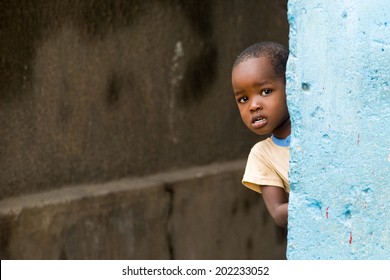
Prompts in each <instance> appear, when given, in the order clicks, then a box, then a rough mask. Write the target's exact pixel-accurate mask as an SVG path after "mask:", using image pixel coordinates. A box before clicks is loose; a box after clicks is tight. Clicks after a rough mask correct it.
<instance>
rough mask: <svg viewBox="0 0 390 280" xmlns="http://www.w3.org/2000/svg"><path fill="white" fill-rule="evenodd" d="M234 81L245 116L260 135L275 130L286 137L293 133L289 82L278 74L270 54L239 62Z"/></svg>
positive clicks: (240, 106)
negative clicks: (288, 105)
mask: <svg viewBox="0 0 390 280" xmlns="http://www.w3.org/2000/svg"><path fill="white" fill-rule="evenodd" d="M232 85H233V90H234V95H235V98H236V101H237V105H238V109H239V110H240V114H241V118H242V120H243V121H244V123H245V125H246V126H247V127H248V128H249V129H250V130H251V131H253V132H254V133H256V134H258V135H265V134H269V133H273V134H274V135H275V136H276V137H278V138H282V139H283V138H286V137H287V136H288V135H289V134H290V129H291V123H290V115H289V113H288V109H287V102H286V90H285V87H286V82H285V79H284V77H280V76H278V75H276V74H275V71H274V68H273V66H272V65H271V63H270V61H269V59H268V58H267V57H260V58H250V59H248V60H245V61H243V62H241V63H240V64H238V65H236V66H235V67H234V68H233V72H232Z"/></svg>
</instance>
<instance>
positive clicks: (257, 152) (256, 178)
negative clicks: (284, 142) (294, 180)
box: [242, 137, 290, 193]
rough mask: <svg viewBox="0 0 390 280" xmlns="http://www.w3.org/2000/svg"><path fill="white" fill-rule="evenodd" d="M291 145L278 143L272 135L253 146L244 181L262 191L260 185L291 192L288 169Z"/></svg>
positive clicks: (254, 188)
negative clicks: (284, 145) (285, 145)
mask: <svg viewBox="0 0 390 280" xmlns="http://www.w3.org/2000/svg"><path fill="white" fill-rule="evenodd" d="M289 161H290V147H288V146H287V147H283V146H279V145H276V144H275V143H274V141H273V140H272V138H271V137H269V138H267V139H265V140H263V141H260V142H258V143H257V144H256V145H254V146H253V148H252V149H251V152H250V153H249V156H248V161H247V164H246V168H245V173H244V177H243V179H242V183H243V184H244V186H246V187H248V188H250V189H252V190H254V191H256V192H259V193H261V189H260V186H276V187H281V188H284V190H285V192H287V193H289V192H290V184H289V181H288V170H289Z"/></svg>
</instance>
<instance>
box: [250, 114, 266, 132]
mask: <svg viewBox="0 0 390 280" xmlns="http://www.w3.org/2000/svg"><path fill="white" fill-rule="evenodd" d="M266 124H267V119H266V118H265V117H263V116H254V117H253V118H252V126H253V128H256V129H258V128H261V127H263V126H264V125H266Z"/></svg>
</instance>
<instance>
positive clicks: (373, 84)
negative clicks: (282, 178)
mask: <svg viewBox="0 0 390 280" xmlns="http://www.w3.org/2000/svg"><path fill="white" fill-rule="evenodd" d="M288 17H289V22H290V52H291V54H290V58H289V61H288V66H287V68H288V69H287V92H288V97H287V98H288V104H289V109H290V112H291V115H292V124H293V132H292V138H293V139H292V146H291V172H290V181H291V190H292V192H291V196H290V205H289V207H290V208H289V233H288V249H287V258H288V259H390V89H389V83H390V2H389V1H388V0H371V1H360V0H355V1H353V0H350V1H336V0H322V1H320V0H290V1H289V3H288Z"/></svg>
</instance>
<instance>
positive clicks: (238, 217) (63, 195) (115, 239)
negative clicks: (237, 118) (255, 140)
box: [0, 160, 286, 259]
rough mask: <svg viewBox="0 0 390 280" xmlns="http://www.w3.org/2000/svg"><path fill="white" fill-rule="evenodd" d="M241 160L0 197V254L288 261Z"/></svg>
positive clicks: (283, 238) (10, 256) (3, 256)
mask: <svg viewBox="0 0 390 280" xmlns="http://www.w3.org/2000/svg"><path fill="white" fill-rule="evenodd" d="M244 166H245V161H242V160H241V161H233V162H229V163H224V164H212V165H207V166H203V167H194V168H190V169H186V170H179V171H176V172H171V173H161V174H156V175H152V176H147V177H145V178H143V179H122V180H119V181H114V182H110V183H105V184H98V185H79V186H73V187H68V188H63V189H61V190H53V191H49V192H45V193H41V194H33V195H26V196H20V197H18V198H8V199H5V200H3V201H1V202H0V258H1V259H285V252H286V235H285V232H283V231H281V230H280V229H279V228H277V227H276V226H275V225H274V223H273V221H272V219H271V218H270V217H269V215H268V212H267V210H266V208H265V206H264V204H263V203H259V197H258V196H254V195H253V193H252V192H251V191H249V190H247V189H245V188H243V187H242V188H240V187H238V186H239V185H240V180H241V177H242V172H243V169H244Z"/></svg>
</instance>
